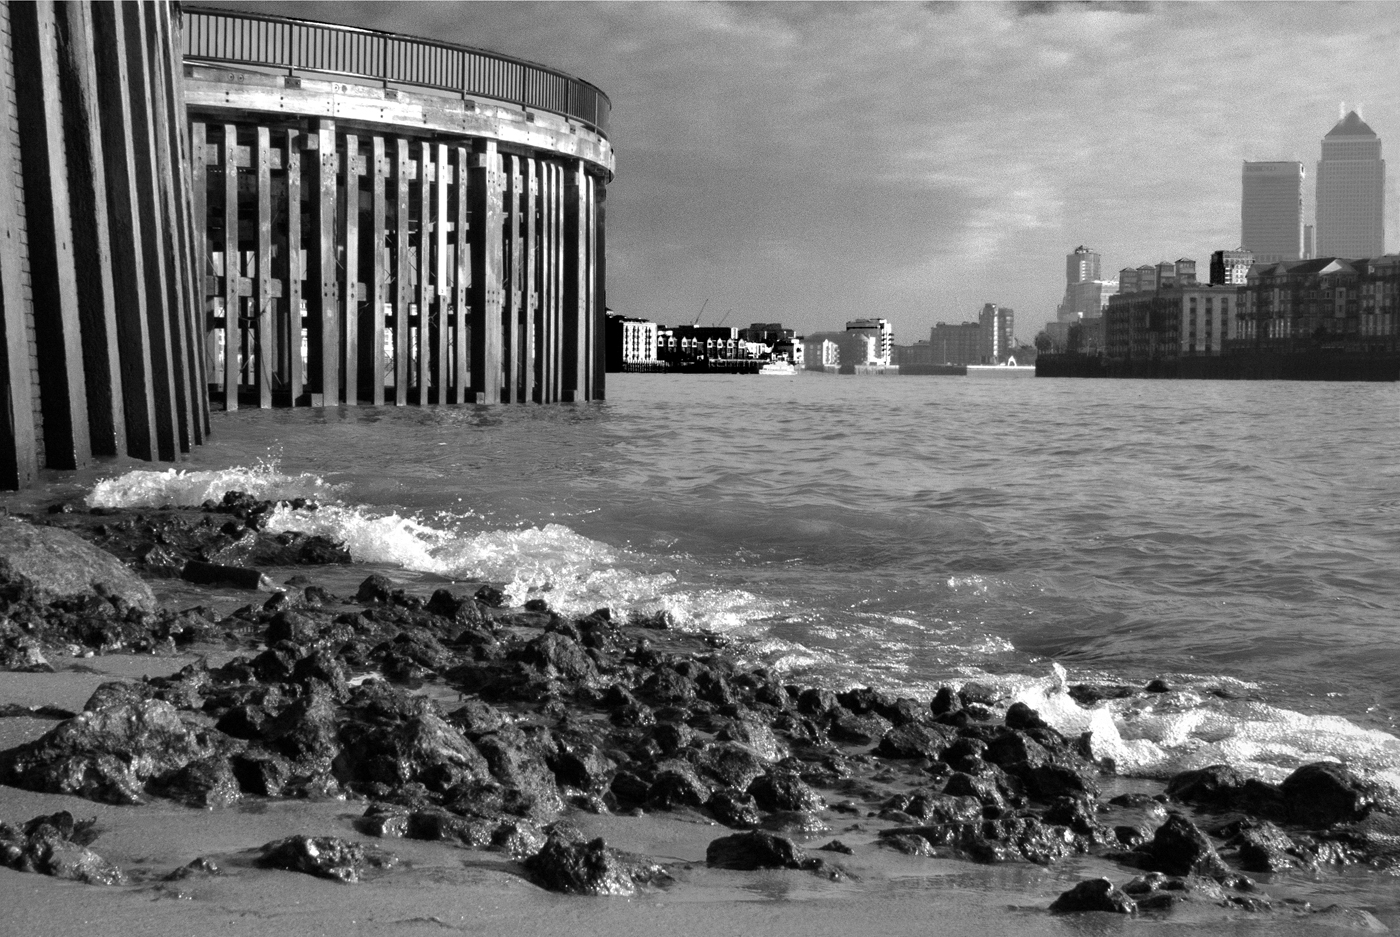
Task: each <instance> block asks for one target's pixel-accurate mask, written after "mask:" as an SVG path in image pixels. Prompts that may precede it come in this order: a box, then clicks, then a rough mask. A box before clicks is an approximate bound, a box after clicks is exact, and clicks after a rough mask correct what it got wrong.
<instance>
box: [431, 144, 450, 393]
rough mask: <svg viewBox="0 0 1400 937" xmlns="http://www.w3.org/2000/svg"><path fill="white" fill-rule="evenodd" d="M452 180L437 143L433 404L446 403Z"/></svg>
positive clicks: (442, 146) (443, 150)
mask: <svg viewBox="0 0 1400 937" xmlns="http://www.w3.org/2000/svg"><path fill="white" fill-rule="evenodd" d="M451 183H452V167H451V165H449V164H448V162H447V144H445V143H439V144H438V145H437V154H436V159H435V160H434V176H433V225H434V227H433V289H432V297H433V298H432V307H433V326H432V330H431V345H432V349H433V366H432V368H431V371H432V376H433V396H432V400H433V403H437V404H444V403H447V374H448V370H449V369H448V358H447V333H448V329H449V325H450V318H451V312H450V308H451V307H450V301H451V298H452V290H451V287H450V284H449V281H448V279H447V229H448V227H449V224H450V223H449V221H448V215H447V189H448V186H449V185H451Z"/></svg>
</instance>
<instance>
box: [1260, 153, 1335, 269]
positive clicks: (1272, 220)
mask: <svg viewBox="0 0 1400 937" xmlns="http://www.w3.org/2000/svg"><path fill="white" fill-rule="evenodd" d="M1319 171H1320V170H1319ZM1303 175H1304V173H1303V164H1302V163H1299V162H1272V163H1258V162H1249V161H1246V162H1245V164H1244V171H1243V172H1242V173H1241V174H1240V180H1241V198H1240V240H1241V242H1242V243H1243V245H1244V248H1245V249H1246V250H1249V251H1252V252H1253V253H1254V257H1255V259H1256V260H1258V261H1259V262H1260V263H1276V262H1278V261H1280V260H1300V259H1302V256H1303Z"/></svg>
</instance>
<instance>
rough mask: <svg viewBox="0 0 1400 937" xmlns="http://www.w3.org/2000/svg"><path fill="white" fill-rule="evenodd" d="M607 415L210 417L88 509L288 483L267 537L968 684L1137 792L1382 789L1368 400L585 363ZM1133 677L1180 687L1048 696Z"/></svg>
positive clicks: (1377, 493)
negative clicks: (1031, 713)
mask: <svg viewBox="0 0 1400 937" xmlns="http://www.w3.org/2000/svg"><path fill="white" fill-rule="evenodd" d="M608 396H609V399H608V400H607V401H606V402H602V403H596V404H588V405H579V406H570V405H565V406H556V407H535V406H524V407H522V406H502V407H491V408H471V407H468V408H457V409H453V408H442V409H418V408H407V409H393V408H380V409H374V408H348V409H343V410H339V411H334V410H333V411H329V412H323V411H307V410H301V411H285V410H283V411H276V412H271V413H258V412H255V411H253V412H250V411H241V412H238V413H232V414H224V413H216V414H215V415H214V422H213V438H212V440H211V442H210V444H209V445H207V446H205V447H203V448H201V449H200V450H199V451H198V452H197V453H196V454H195V456H194V458H193V459H192V461H191V463H190V464H189V466H188V467H187V469H186V471H184V472H181V473H175V472H166V473H149V472H141V471H136V472H126V473H122V472H121V471H120V470H108V471H107V472H106V473H105V474H106V476H107V479H106V480H105V481H103V482H102V483H101V484H98V485H97V486H96V488H95V489H92V490H91V495H90V497H91V499H92V500H93V501H94V503H102V504H109V505H140V504H145V505H160V504H166V503H185V504H198V503H199V502H201V501H202V500H204V499H205V498H206V497H211V496H217V495H219V494H221V493H222V491H224V490H226V489H228V488H243V489H245V490H250V491H253V492H255V493H257V494H259V495H260V496H264V497H285V496H292V495H315V496H316V497H318V498H319V499H320V500H321V501H322V503H323V505H325V506H323V507H322V508H321V510H319V511H317V512H314V513H308V512H292V511H283V512H281V513H279V515H278V517H277V520H276V525H277V526H278V527H280V528H283V529H296V530H307V531H313V532H317V533H324V534H327V535H329V536H331V537H334V538H336V539H339V540H343V541H345V542H346V543H347V544H348V546H349V547H350V549H351V551H352V553H353V555H354V556H355V557H356V559H358V560H361V561H364V562H367V563H376V564H390V565H399V566H402V567H405V568H408V569H413V570H418V571H422V572H428V573H434V574H438V575H441V576H444V577H448V578H455V579H464V580H473V579H479V580H490V581H495V582H500V583H506V584H508V585H509V589H508V592H509V595H510V596H511V598H512V599H513V601H516V602H523V601H524V600H526V599H527V598H531V597H535V596H542V597H544V598H546V599H548V600H549V602H550V603H551V605H552V606H554V607H556V608H559V609H562V610H566V611H587V610H591V609H593V608H597V607H600V606H609V607H611V608H612V609H613V610H614V611H615V613H618V614H624V613H627V612H639V613H648V614H649V613H654V612H657V611H660V610H665V611H667V612H669V613H670V614H671V615H672V616H673V618H674V619H675V621H676V622H677V624H678V625H679V626H681V627H685V628H691V629H706V630H712V631H719V632H723V633H726V634H728V635H730V636H731V637H732V638H733V639H734V640H735V641H736V643H737V646H738V647H739V648H740V650H741V651H742V653H743V654H744V655H746V656H747V657H748V658H749V659H751V660H755V661H763V662H766V663H768V664H769V665H772V666H775V667H777V668H780V669H781V670H783V671H784V672H786V673H788V674H790V675H791V676H792V677H793V678H794V679H801V680H805V681H815V682H822V683H828V684H831V685H835V686H845V685H851V684H871V685H875V686H879V687H884V688H888V689H891V690H897V691H902V692H906V693H911V694H914V695H921V696H927V695H928V694H930V693H931V691H932V688H933V687H934V686H936V685H938V684H940V683H943V682H948V681H953V682H956V683H961V682H964V681H967V680H981V681H990V682H995V683H998V684H1000V685H1002V686H1004V687H1005V688H1006V689H1007V691H1008V692H1010V693H1012V694H1013V695H1015V696H1017V697H1019V698H1021V699H1025V700H1027V701H1028V702H1030V703H1031V704H1032V705H1035V706H1037V707H1038V708H1040V709H1041V710H1042V711H1043V712H1045V713H1046V714H1047V716H1049V717H1050V718H1051V719H1052V721H1054V722H1055V723H1056V724H1057V725H1059V726H1060V727H1061V728H1062V729H1065V730H1067V731H1075V732H1078V731H1082V730H1084V729H1090V730H1092V731H1093V732H1094V733H1095V740H1096V745H1097V747H1098V750H1099V752H1101V753H1103V754H1108V755H1111V756H1113V757H1114V758H1115V759H1116V760H1117V761H1118V763H1119V765H1120V767H1121V768H1123V769H1124V770H1125V771H1128V772H1131V773H1137V774H1143V775H1163V774H1167V773H1170V772H1172V771H1176V770H1180V769H1182V768H1184V767H1192V766H1198V765H1202V764H1209V763H1212V762H1216V761H1230V762H1232V763H1235V764H1240V765H1244V766H1246V767H1248V768H1249V769H1250V770H1251V771H1253V773H1255V774H1257V775H1260V776H1263V777H1267V778H1270V779H1274V780H1277V779H1278V778H1280V777H1282V776H1283V775H1284V774H1286V773H1287V772H1288V771H1289V770H1291V769H1292V768H1293V767H1294V766H1296V765H1297V764H1299V763H1301V762H1303V761H1307V760H1315V759H1317V758H1325V757H1335V758H1340V759H1343V760H1346V761H1348V762H1351V763H1353V764H1354V765H1356V766H1357V767H1358V768H1360V769H1361V770H1364V771H1366V772H1368V773H1372V774H1376V775H1379V776H1381V777H1385V778H1387V779H1389V780H1391V781H1392V782H1394V781H1396V780H1397V779H1400V741H1397V739H1396V738H1395V737H1394V735H1392V734H1391V733H1392V728H1393V725H1394V720H1395V717H1396V714H1397V713H1400V667H1397V663H1400V652H1398V651H1397V647H1398V646H1400V641H1398V640H1397V639H1400V615H1397V609H1400V468H1397V465H1396V459H1395V453H1396V447H1397V443H1400V388H1397V387H1396V386H1395V385H1390V384H1368V385H1346V384H1303V383H1262V382H1261V383H1245V382H1191V381H1180V382H1170V381H1163V382H1145V381H1142V382H1140V381H1069V380H1061V381H1054V380H1035V379H1026V378H1002V379H995V380H992V379H983V380H978V379H971V378H888V377H835V376H827V375H814V374H800V375H797V376H795V377H791V378H767V377H753V376H715V377H704V376H687V377H667V376H659V375H612V376H610V377H609V382H608ZM99 474H101V473H99ZM78 480H81V481H85V482H90V481H91V478H89V477H87V476H83V477H80V478H79V479H78ZM89 487H90V486H89ZM1158 676H1161V677H1165V678H1166V679H1167V680H1168V681H1169V682H1170V683H1171V684H1172V685H1173V686H1174V687H1176V688H1177V689H1176V690H1175V691H1174V692H1172V693H1170V694H1167V695H1165V696H1160V697H1155V696H1154V697H1151V698H1148V699H1144V698H1141V697H1140V698H1138V699H1137V700H1135V701H1126V702H1124V701H1120V702H1116V703H1112V704H1100V705H1099V706H1096V707H1093V708H1091V709H1087V710H1086V709H1083V708H1081V707H1079V706H1077V705H1075V704H1074V702H1073V701H1072V700H1071V699H1070V698H1069V697H1068V696H1067V695H1066V694H1065V692H1064V686H1065V685H1066V683H1067V682H1068V683H1071V684H1072V683H1077V682H1086V681H1088V682H1102V681H1120V682H1123V683H1129V684H1134V685H1137V686H1141V685H1143V684H1144V683H1146V682H1147V681H1148V680H1150V679H1152V678H1153V677H1158Z"/></svg>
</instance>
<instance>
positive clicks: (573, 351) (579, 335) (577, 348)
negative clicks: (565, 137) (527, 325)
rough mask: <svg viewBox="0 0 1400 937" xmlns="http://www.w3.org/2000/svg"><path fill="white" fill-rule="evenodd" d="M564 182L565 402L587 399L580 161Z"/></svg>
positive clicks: (585, 229)
mask: <svg viewBox="0 0 1400 937" xmlns="http://www.w3.org/2000/svg"><path fill="white" fill-rule="evenodd" d="M566 172H567V175H566V177H565V181H564V329H563V336H562V337H563V343H564V373H563V375H562V381H561V384H562V386H561V394H560V399H561V400H563V401H564V402H566V403H571V402H579V401H583V400H585V399H586V398H587V393H586V390H585V388H586V387H587V379H588V374H587V370H588V366H587V364H586V362H585V358H584V352H585V348H586V346H587V343H588V291H587V288H586V286H585V282H584V281H585V278H586V277H587V275H588V256H587V254H588V209H587V208H586V207H585V205H584V200H585V199H586V198H587V195H588V182H587V176H586V175H585V174H584V171H583V161H582V160H576V161H575V162H574V163H573V164H572V165H571V166H569V167H568V169H567V171H566Z"/></svg>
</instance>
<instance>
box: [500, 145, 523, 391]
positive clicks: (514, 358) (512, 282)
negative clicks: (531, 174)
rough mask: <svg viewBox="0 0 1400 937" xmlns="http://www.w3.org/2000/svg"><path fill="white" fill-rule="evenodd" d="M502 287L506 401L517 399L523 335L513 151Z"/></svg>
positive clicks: (517, 174)
mask: <svg viewBox="0 0 1400 937" xmlns="http://www.w3.org/2000/svg"><path fill="white" fill-rule="evenodd" d="M504 161H505V183H506V193H505V208H506V210H505V219H504V220H505V225H506V230H505V255H506V256H505V287H506V302H505V309H504V310H502V322H501V345H502V351H503V353H504V354H503V361H502V363H503V365H504V366H505V383H504V386H503V388H502V394H501V399H502V400H503V401H506V402H510V403H518V402H519V401H520V385H521V373H520V372H521V370H522V369H521V360H520V359H521V352H522V350H523V349H522V344H523V338H524V336H523V335H522V332H521V328H520V307H521V301H522V297H523V296H524V291H523V290H522V289H521V285H522V284H521V282H520V279H521V276H522V275H523V272H524V265H523V264H522V263H521V253H522V251H521V244H520V235H521V221H522V218H521V216H520V201H521V191H520V189H521V178H520V157H519V156H516V155H514V154H512V155H510V156H507V157H505V159H504Z"/></svg>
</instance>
